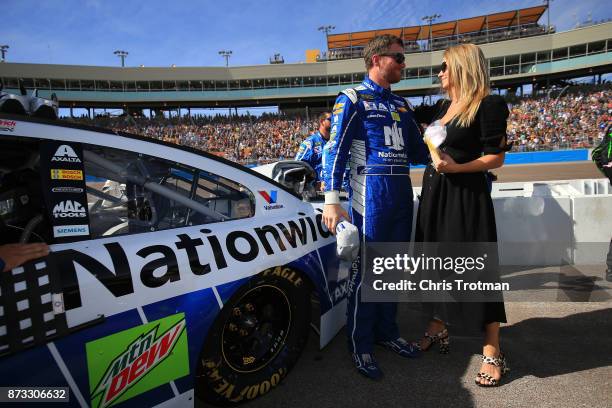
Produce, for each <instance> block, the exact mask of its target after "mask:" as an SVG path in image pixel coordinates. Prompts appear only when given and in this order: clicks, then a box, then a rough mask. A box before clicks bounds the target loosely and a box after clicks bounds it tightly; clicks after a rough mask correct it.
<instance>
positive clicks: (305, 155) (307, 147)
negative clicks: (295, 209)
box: [295, 112, 349, 192]
mask: <svg viewBox="0 0 612 408" xmlns="http://www.w3.org/2000/svg"><path fill="white" fill-rule="evenodd" d="M330 128H331V114H330V113H329V112H323V113H321V114H320V115H319V130H318V132H315V133H313V134H312V135H310V136H308V137H307V138H306V139H304V141H303V142H302V143H300V148H299V149H298V152H297V153H296V155H295V160H301V161H304V162H306V163H308V164H310V167H312V169H313V170H314V171H315V173H316V179H315V180H314V183H315V189H316V190H317V191H322V190H323V165H322V163H321V162H322V157H323V149H324V147H325V144H326V143H327V141H328V140H329V130H330ZM342 189H343V190H345V191H347V192H348V191H349V184H348V167H347V169H346V172H345V178H344V182H343V183H342Z"/></svg>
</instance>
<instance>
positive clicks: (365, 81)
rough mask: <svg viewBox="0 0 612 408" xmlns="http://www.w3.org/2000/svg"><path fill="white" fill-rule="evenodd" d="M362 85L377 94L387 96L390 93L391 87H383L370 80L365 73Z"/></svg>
mask: <svg viewBox="0 0 612 408" xmlns="http://www.w3.org/2000/svg"><path fill="white" fill-rule="evenodd" d="M363 85H364V86H365V87H366V88H368V89H370V90H371V91H374V93H376V94H378V95H381V96H385V97H388V96H390V95H391V89H387V88H383V87H382V86H380V85H378V84H377V83H376V82H374V81H372V80H371V79H370V77H369V76H367V75H366V77H365V78H364V79H363Z"/></svg>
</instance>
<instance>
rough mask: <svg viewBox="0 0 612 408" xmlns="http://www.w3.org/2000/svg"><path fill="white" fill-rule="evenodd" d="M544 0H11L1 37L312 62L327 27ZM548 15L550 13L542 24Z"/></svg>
mask: <svg viewBox="0 0 612 408" xmlns="http://www.w3.org/2000/svg"><path fill="white" fill-rule="evenodd" d="M539 4H541V2H540V1H538V0H497V1H489V2H482V1H481V0H463V1H447V2H445V3H442V2H424V1H416V0H378V1H376V0H352V1H350V0H337V1H334V2H330V1H328V0H325V1H324V0H315V1H307V0H300V1H282V0H270V1H266V0H264V1H260V2H253V1H246V0H233V1H231V2H219V1H216V0H199V1H195V0H194V1H186V0H173V1H171V2H166V1H163V0H148V1H125V0H64V1H57V0H38V1H36V0H20V1H18V0H3V13H4V19H3V20H4V21H10V22H11V23H10V24H3V25H2V27H0V42H1V43H3V44H9V45H10V47H11V48H10V50H9V53H8V56H7V57H8V60H9V61H15V62H35V63H50V62H51V63H61V64H79V65H118V64H119V61H118V59H117V57H116V56H114V55H113V51H114V50H116V49H123V50H127V51H129V53H130V54H129V56H128V58H127V60H126V63H127V65H129V66H138V65H140V64H143V65H145V66H170V65H172V64H176V65H177V66H202V65H206V66H211V65H213V66H214V65H216V66H221V65H223V64H224V60H223V59H222V58H221V57H220V56H219V55H218V51H219V50H220V49H231V50H233V52H234V54H233V55H232V58H231V60H230V63H231V64H232V65H253V64H265V63H267V62H268V58H269V57H270V56H272V55H273V54H274V53H277V52H279V53H281V54H282V55H283V57H284V58H285V61H286V62H299V61H303V60H304V51H305V50H307V49H311V48H318V49H323V48H324V47H325V42H324V36H323V34H322V33H321V32H319V31H317V27H319V26H321V25H326V24H331V25H335V26H336V30H335V32H337V33H341V32H350V31H359V30H371V29H377V28H392V27H401V26H411V25H418V24H420V23H421V18H422V17H423V16H425V15H430V14H433V13H439V14H442V18H441V19H440V21H448V20H454V19H458V18H465V17H472V16H476V15H482V14H486V13H493V12H498V11H505V10H512V9H516V8H520V7H531V6H535V5H539ZM551 8H552V14H551V17H552V23H553V24H555V25H556V26H557V29H558V30H566V29H569V28H571V27H573V26H574V24H575V18H574V17H573V16H574V14H576V15H577V16H578V18H579V19H580V20H581V21H583V20H584V19H585V18H586V15H587V13H588V12H589V11H591V12H592V13H593V18H594V19H596V20H598V19H602V18H607V17H610V16H611V12H610V8H609V7H607V6H606V3H605V2H604V1H596V0H581V1H580V2H576V1H572V0H555V1H554V2H553V3H552V5H551ZM545 21H546V15H544V16H543V18H542V22H545Z"/></svg>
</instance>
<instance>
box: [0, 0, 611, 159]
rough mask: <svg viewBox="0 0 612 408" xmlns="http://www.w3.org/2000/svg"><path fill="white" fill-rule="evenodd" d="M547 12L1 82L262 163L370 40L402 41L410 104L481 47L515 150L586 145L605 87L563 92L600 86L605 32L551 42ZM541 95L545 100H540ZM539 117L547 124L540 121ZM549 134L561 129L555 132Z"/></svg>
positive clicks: (560, 36)
mask: <svg viewBox="0 0 612 408" xmlns="http://www.w3.org/2000/svg"><path fill="white" fill-rule="evenodd" d="M545 10H546V6H538V7H531V8H525V9H520V10H513V11H505V12H499V13H494V14H489V15H485V16H476V17H469V18H465V19H460V20H455V21H446V22H440V23H435V24H431V25H423V26H416V27H400V28H393V29H382V30H372V31H364V32H355V33H344V34H332V35H328V37H327V41H328V48H329V53H328V54H326V55H324V56H322V58H319V61H318V62H315V63H306V64H270V65H257V66H242V67H174V66H173V67H168V68H162V67H147V68H145V67H106V66H75V65H51V64H25V63H10V62H4V63H1V64H0V81H1V82H2V85H3V87H4V89H5V90H8V91H9V92H11V91H13V92H18V91H19V87H20V84H22V85H23V86H24V87H25V88H27V89H30V90H33V89H37V90H38V94H39V95H40V96H42V97H50V96H51V94H53V93H55V94H56V95H57V97H58V98H59V101H60V107H62V108H69V109H70V111H71V116H72V110H73V108H85V109H87V110H88V112H89V119H88V118H81V119H78V120H79V121H82V122H85V123H94V124H98V125H102V126H105V127H111V128H114V129H116V130H124V131H129V132H133V133H139V134H143V135H145V136H149V137H155V138H159V139H164V140H168V141H173V142H177V143H181V144H187V145H191V146H193V147H196V148H200V149H205V150H208V151H211V152H213V153H215V154H220V155H224V156H225V157H227V158H229V159H231V160H235V161H239V162H243V163H247V162H253V161H258V162H267V161H273V160H276V159H278V158H288V157H291V156H292V155H293V152H295V149H296V148H297V145H298V143H299V141H300V140H301V139H302V138H303V137H304V135H305V133H307V132H308V131H309V126H310V125H311V124H310V123H308V121H307V120H304V119H307V118H303V117H299V114H300V113H302V116H307V115H308V112H309V111H310V112H312V111H320V110H322V109H329V108H330V106H331V105H332V104H333V101H334V99H335V97H336V95H337V94H338V92H339V91H341V90H342V89H344V88H346V87H349V86H352V85H356V84H358V83H360V82H361V80H362V79H363V76H364V67H363V60H362V58H361V53H362V52H363V47H364V45H365V44H367V41H369V39H370V38H372V37H373V36H375V35H379V34H386V33H388V34H395V35H398V36H399V37H401V38H403V39H404V41H405V45H406V47H405V52H406V56H407V58H406V69H405V70H404V73H403V78H402V80H401V81H400V82H399V83H397V84H395V85H394V86H393V89H394V91H395V92H396V93H399V94H401V95H403V96H406V97H415V96H423V97H424V96H425V95H434V94H437V93H439V83H438V78H437V74H438V67H439V64H440V61H441V60H442V53H443V50H444V48H446V47H447V46H449V45H452V44H456V43H462V42H468V41H469V42H474V43H478V44H479V45H480V47H481V49H482V50H483V52H484V54H485V57H486V58H487V61H488V64H489V71H490V76H491V82H492V87H493V91H494V92H496V91H500V90H504V93H505V94H507V96H508V97H509V98H508V99H509V100H511V102H513V103H514V107H513V108H512V116H511V122H510V128H509V134H510V138H511V139H512V140H514V141H515V142H516V143H515V150H517V151H531V150H540V149H560V148H583V147H590V146H592V145H593V143H595V142H596V141H597V140H598V139H599V137H600V133H601V132H602V127H604V126H605V125H606V124H607V123H608V121H609V120H610V117H609V113H608V112H609V109H610V88H609V86H608V84H605V83H604V84H603V85H599V86H596V87H595V88H593V89H583V88H579V89H578V90H577V91H576V90H574V92H571V90H570V91H569V92H565V90H566V86H567V85H568V84H570V83H571V79H573V78H580V77H585V76H590V77H592V78H593V82H594V83H596V84H601V83H602V76H603V75H604V74H608V73H610V72H612V38H611V36H610V33H611V32H612V22H603V23H599V24H593V25H590V26H584V27H579V28H576V29H573V30H569V31H564V32H556V31H555V29H554V28H553V27H550V26H548V25H542V24H540V23H539V20H540V19H541V17H542V15H543V13H544V12H545ZM603 82H605V81H603ZM527 85H529V87H530V88H531V89H530V90H531V91H532V92H530V93H531V94H532V95H535V94H544V96H545V97H544V98H540V97H532V98H531V99H526V100H524V99H523V98H522V96H523V88H524V86H527ZM555 86H558V87H557V89H558V90H560V91H561V92H560V93H559V92H557V93H556V94H554V95H553V96H555V98H560V99H556V100H555V102H557V101H558V102H560V105H559V106H557V105H556V104H555V103H552V102H550V100H547V98H546V96H547V95H548V94H550V93H551V92H552V90H554V89H555ZM542 89H547V90H548V93H546V92H538V91H541V90H542ZM564 92H565V94H564V95H562V94H563V93H564ZM512 98H514V99H512ZM266 106H277V107H278V110H279V112H280V114H281V116H265V117H263V118H260V119H256V118H252V117H250V116H247V117H234V118H229V119H223V118H212V119H211V118H204V117H198V116H196V115H194V116H193V117H192V115H191V108H238V107H266ZM560 107H562V108H560ZM107 108H109V109H121V110H122V111H123V112H129V113H131V114H132V115H129V116H127V117H126V118H119V119H116V120H113V119H110V118H95V119H94V116H96V115H95V109H98V113H99V112H100V111H99V109H107ZM147 109H149V110H151V111H155V112H156V113H159V112H160V111H176V110H178V111H179V112H181V109H183V111H184V109H187V112H188V118H187V119H183V118H180V117H177V115H174V119H164V117H163V115H155V116H156V118H155V119H146V118H145V117H144V116H145V115H142V113H143V112H146V110H147ZM92 112H93V114H92ZM303 113H306V115H303ZM287 114H289V116H286V115H287ZM296 114H297V115H296ZM149 116H152V115H149ZM178 116H180V115H178ZM540 116H543V118H544V119H545V120H543V121H539V119H540ZM536 122H537V123H536ZM536 125H537V126H536ZM556 127H562V128H563V129H565V130H564V131H562V132H557V131H556V130H555V129H556Z"/></svg>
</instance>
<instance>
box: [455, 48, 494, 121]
mask: <svg viewBox="0 0 612 408" xmlns="http://www.w3.org/2000/svg"><path fill="white" fill-rule="evenodd" d="M444 59H445V60H446V64H447V67H448V68H447V69H448V71H449V72H448V74H449V80H450V87H451V88H452V89H453V96H454V97H455V98H456V99H457V100H458V101H461V111H460V112H458V113H456V114H455V115H453V117H452V118H451V119H450V120H451V121H453V120H454V121H456V122H457V125H459V126H460V127H467V126H469V125H470V124H471V123H472V122H473V121H474V118H475V117H476V113H477V112H478V108H479V107H480V102H481V101H482V100H483V99H484V97H485V96H487V95H489V93H490V92H491V89H490V87H489V69H488V67H487V60H486V59H485V57H484V54H483V53H482V51H481V49H480V48H478V47H477V46H475V45H474V44H459V45H454V46H452V47H449V48H447V49H446V50H445V51H444Z"/></svg>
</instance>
